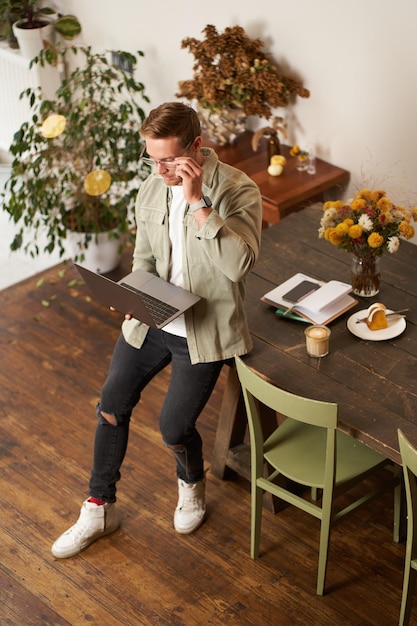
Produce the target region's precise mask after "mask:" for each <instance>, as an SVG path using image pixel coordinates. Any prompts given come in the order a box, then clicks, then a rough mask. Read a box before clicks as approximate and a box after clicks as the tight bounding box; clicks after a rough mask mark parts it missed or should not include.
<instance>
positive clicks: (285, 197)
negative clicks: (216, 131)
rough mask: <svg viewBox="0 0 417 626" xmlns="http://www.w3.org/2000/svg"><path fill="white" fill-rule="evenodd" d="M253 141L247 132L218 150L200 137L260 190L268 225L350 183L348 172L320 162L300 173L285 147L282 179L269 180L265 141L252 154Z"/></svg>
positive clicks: (319, 160)
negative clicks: (309, 170) (309, 169)
mask: <svg viewBox="0 0 417 626" xmlns="http://www.w3.org/2000/svg"><path fill="white" fill-rule="evenodd" d="M252 137H253V132H252V131H249V130H247V131H245V132H244V133H243V134H242V135H239V136H238V138H237V139H236V141H235V143H234V144H232V145H225V146H219V145H217V144H215V143H212V142H211V141H210V140H208V138H207V137H206V136H205V135H204V134H203V139H204V145H205V146H208V147H210V148H213V149H214V150H215V151H216V152H217V154H218V155H219V158H220V160H222V161H224V163H229V164H230V165H234V166H235V167H237V168H239V169H241V170H243V171H244V172H246V174H248V176H250V177H251V178H252V179H253V180H254V181H255V183H256V184H257V185H258V186H259V189H260V191H261V195H262V199H263V202H264V222H265V223H267V224H268V225H272V224H275V223H276V222H278V221H279V219H280V218H283V217H285V216H286V215H288V214H289V213H293V212H294V211H298V210H300V209H302V208H304V207H305V206H307V205H309V204H312V203H314V202H323V200H324V196H323V194H324V192H325V191H328V190H329V189H332V188H335V187H343V186H345V185H346V184H347V183H348V182H349V178H350V174H349V172H348V171H347V170H344V169H342V168H341V167H336V166H335V165H331V163H327V162H326V161H322V160H321V159H316V173H315V174H308V173H307V172H299V171H298V170H297V159H295V158H293V157H291V156H290V155H289V152H290V147H289V146H286V145H284V144H281V154H283V156H285V157H286V159H287V163H286V165H285V168H284V171H283V173H282V174H281V176H270V175H269V174H268V172H267V168H268V165H269V163H268V156H267V150H266V141H263V140H262V138H261V140H260V142H259V147H258V150H257V151H256V152H254V151H253V149H252Z"/></svg>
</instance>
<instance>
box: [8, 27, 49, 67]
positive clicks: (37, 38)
mask: <svg viewBox="0 0 417 626" xmlns="http://www.w3.org/2000/svg"><path fill="white" fill-rule="evenodd" d="M22 22H23V20H19V21H18V22H15V23H14V24H13V33H14V36H15V37H16V39H17V42H18V44H19V49H20V52H21V53H22V56H23V57H25V58H26V59H29V60H32V59H33V58H34V57H36V56H37V55H38V54H39V52H40V51H41V50H42V49H43V47H44V41H53V36H54V27H53V24H52V22H49V23H48V24H46V26H42V28H21V26H20V25H21V24H22Z"/></svg>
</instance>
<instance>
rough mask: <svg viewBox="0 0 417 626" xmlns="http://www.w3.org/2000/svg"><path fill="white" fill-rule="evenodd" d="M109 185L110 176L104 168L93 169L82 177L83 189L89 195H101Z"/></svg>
mask: <svg viewBox="0 0 417 626" xmlns="http://www.w3.org/2000/svg"><path fill="white" fill-rule="evenodd" d="M110 185H111V176H110V174H109V173H108V172H106V171H105V170H93V171H92V172H89V173H88V174H87V176H86V177H85V179H84V189H85V190H86V192H87V193H88V195H89V196H101V194H102V193H105V192H106V191H107V189H108V188H109V187H110Z"/></svg>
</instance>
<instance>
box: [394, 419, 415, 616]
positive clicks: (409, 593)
mask: <svg viewBox="0 0 417 626" xmlns="http://www.w3.org/2000/svg"><path fill="white" fill-rule="evenodd" d="M398 441H399V444H400V452H401V460H402V464H403V474H404V484H405V495H406V501H407V542H406V548H405V563H404V582H403V594H402V600H401V611H400V622H399V623H400V626H406V625H407V624H408V623H409V621H410V616H411V609H412V606H413V598H414V592H415V589H416V580H417V450H416V448H414V447H413V446H412V445H411V443H410V442H409V441H408V439H407V438H406V437H405V435H404V433H403V432H402V431H401V430H398Z"/></svg>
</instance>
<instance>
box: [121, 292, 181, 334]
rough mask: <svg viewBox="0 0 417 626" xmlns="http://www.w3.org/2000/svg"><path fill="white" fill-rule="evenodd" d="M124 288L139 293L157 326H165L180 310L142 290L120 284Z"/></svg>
mask: <svg viewBox="0 0 417 626" xmlns="http://www.w3.org/2000/svg"><path fill="white" fill-rule="evenodd" d="M120 284H121V285H123V287H127V288H128V289H130V290H131V291H134V292H135V293H137V294H138V295H139V296H140V298H141V300H142V302H143V304H144V305H145V307H146V309H147V311H148V312H149V314H150V315H151V316H152V318H153V320H154V321H155V323H156V324H163V323H164V322H165V320H167V319H169V318H170V317H171V315H174V314H175V313H177V311H178V309H177V308H175V307H174V306H172V305H171V304H167V303H166V302H163V301H162V300H159V299H158V298H155V297H154V296H150V295H149V294H148V293H144V292H143V291H141V290H140V289H136V288H135V287H132V285H128V284H127V283H120Z"/></svg>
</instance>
